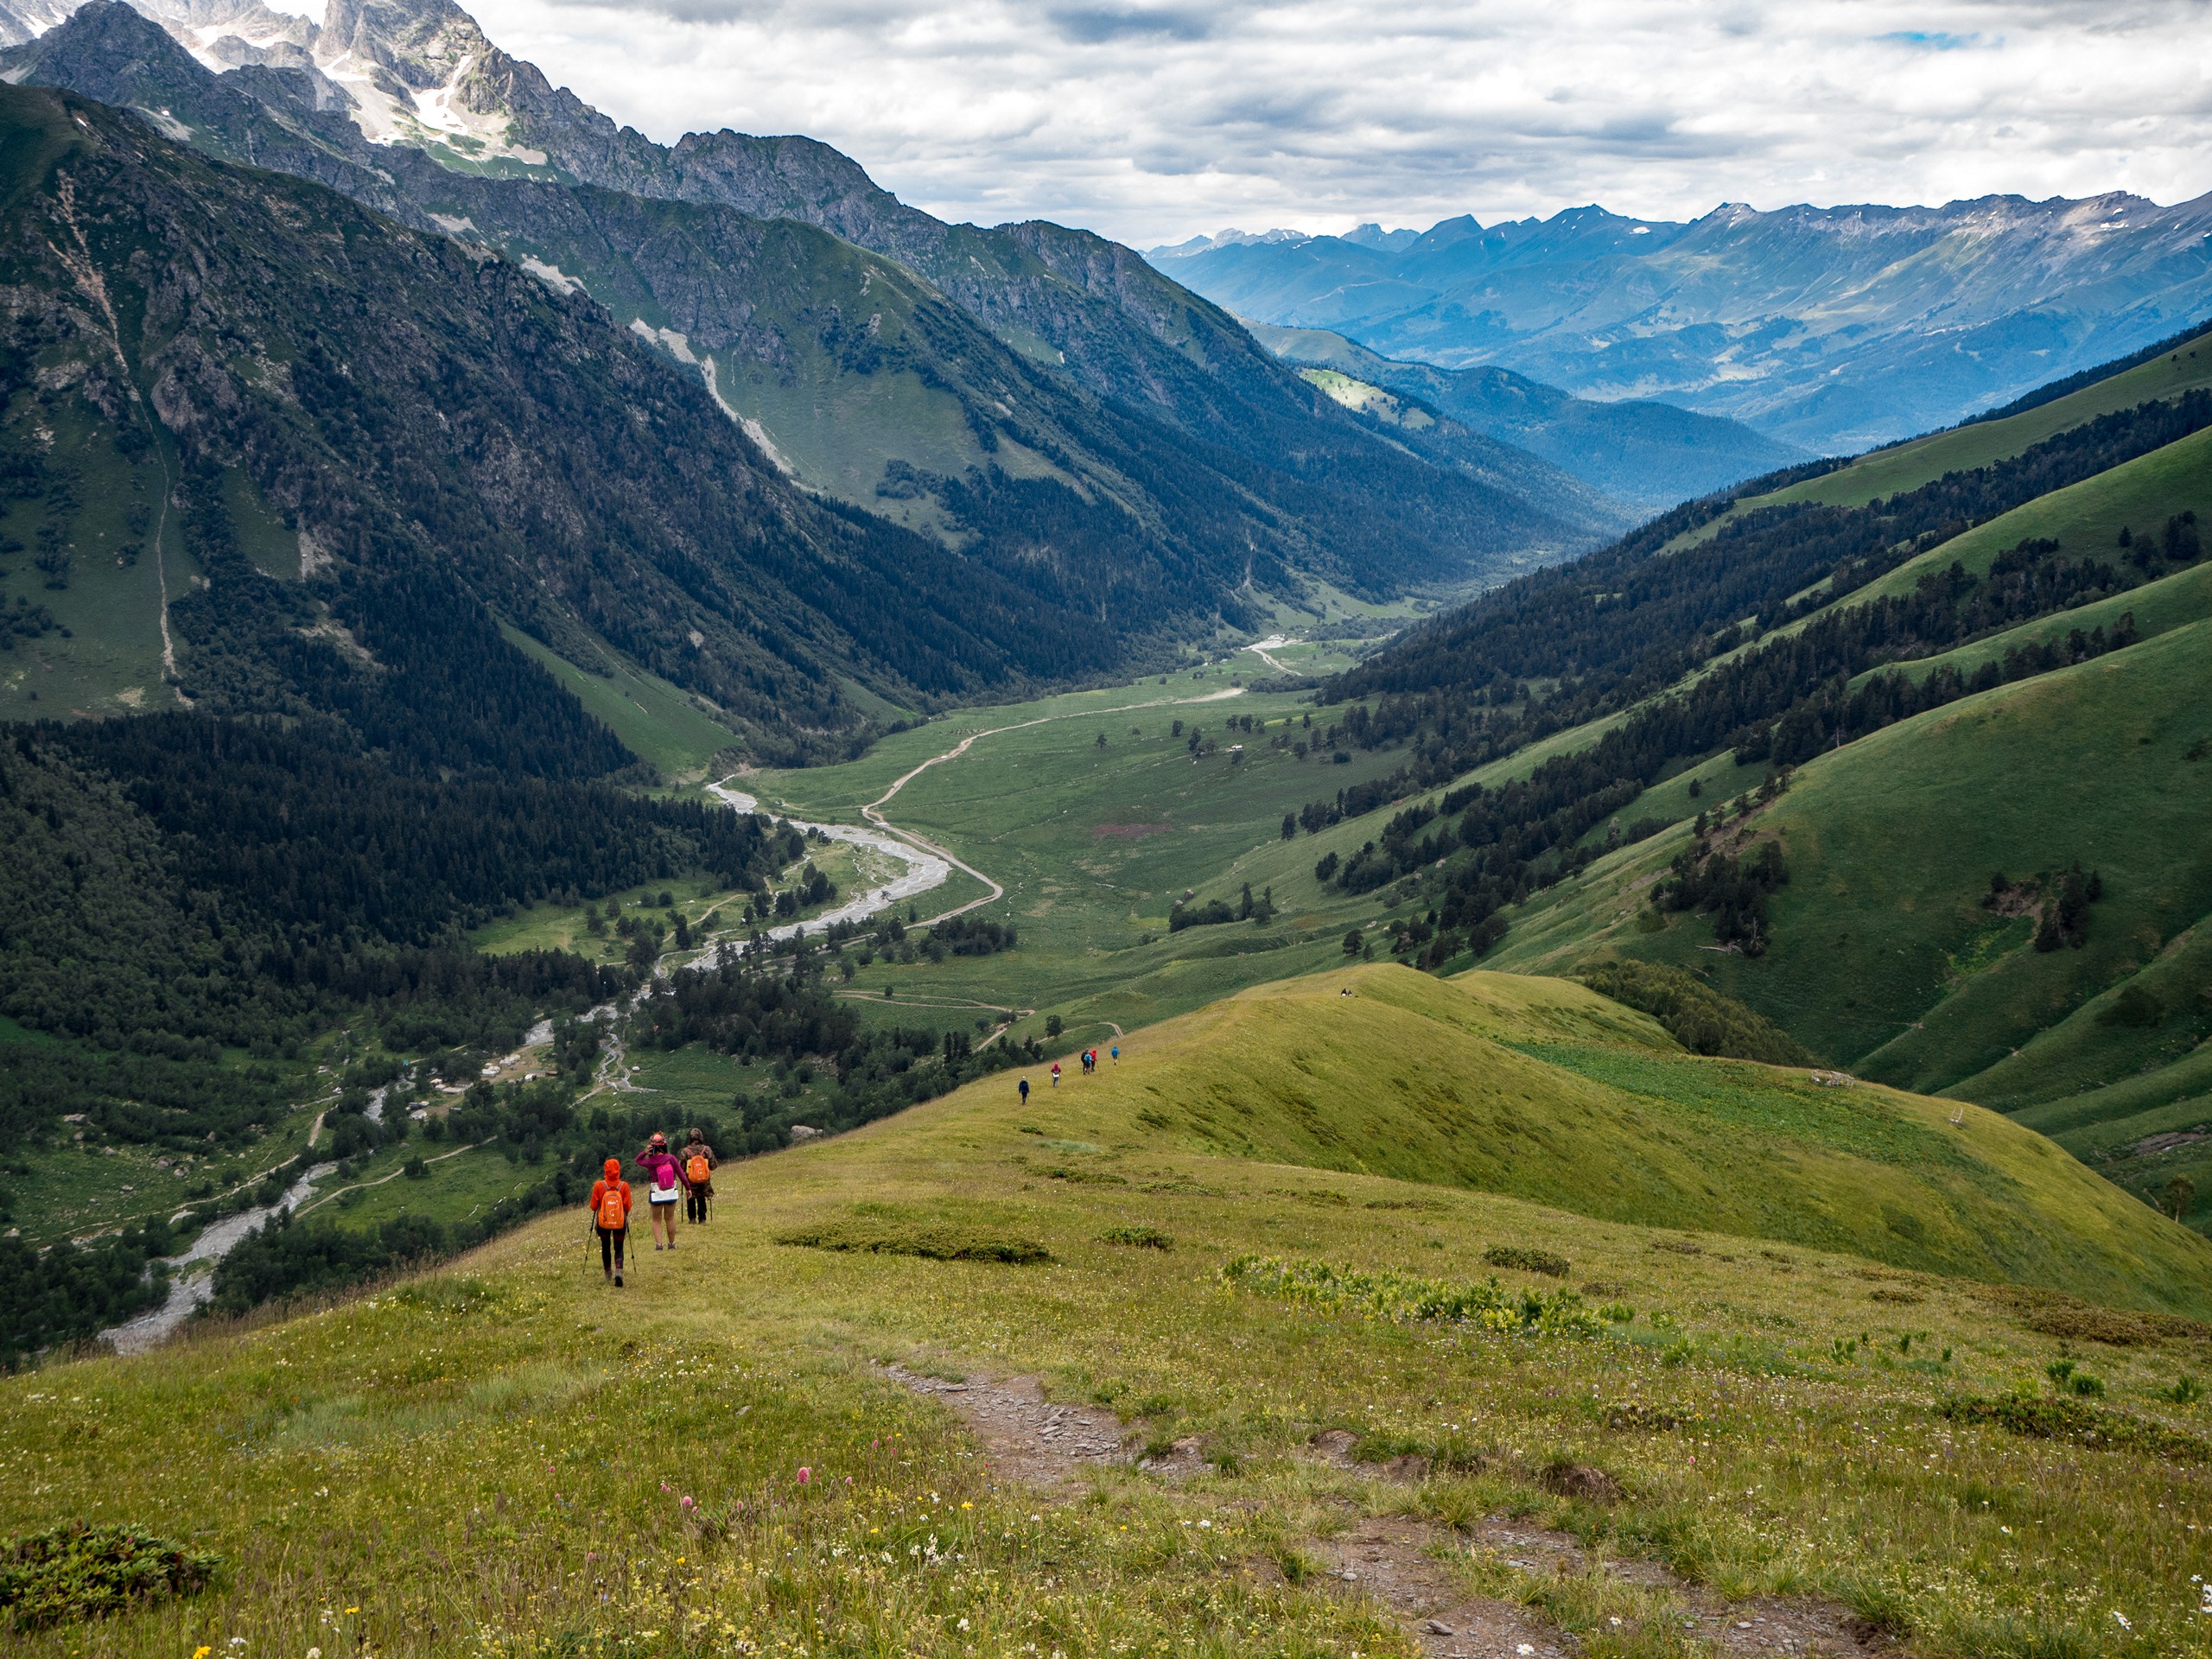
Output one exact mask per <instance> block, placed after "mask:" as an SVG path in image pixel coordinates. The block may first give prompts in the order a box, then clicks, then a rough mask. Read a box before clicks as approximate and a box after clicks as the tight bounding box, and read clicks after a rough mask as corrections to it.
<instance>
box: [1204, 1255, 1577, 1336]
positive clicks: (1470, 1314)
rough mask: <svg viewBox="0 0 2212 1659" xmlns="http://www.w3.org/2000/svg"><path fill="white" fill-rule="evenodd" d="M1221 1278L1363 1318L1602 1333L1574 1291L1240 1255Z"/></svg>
mask: <svg viewBox="0 0 2212 1659" xmlns="http://www.w3.org/2000/svg"><path fill="white" fill-rule="evenodd" d="M1222 1276H1223V1277H1224V1278H1225V1279H1226V1280H1228V1281H1229V1282H1230V1284H1232V1285H1236V1286H1239V1287H1242V1288H1243V1289H1245V1290H1249V1291H1251V1292H1253V1293H1254V1294H1257V1295H1261V1296H1274V1297H1279V1298H1281V1300H1285V1301H1292V1302H1304V1303H1306V1304H1307V1305H1308V1306H1313V1307H1323V1308H1329V1309H1332V1310H1338V1309H1341V1310H1343V1311H1344V1312H1346V1313H1358V1314H1360V1315H1362V1316H1363V1317H1364V1318H1367V1319H1390V1320H1394V1321H1407V1322H1410V1321H1415V1320H1429V1319H1434V1320H1439V1321H1441V1322H1444V1323H1446V1324H1452V1325H1473V1326H1475V1327H1477V1328H1478V1329H1480V1330H1484V1331H1496V1332H1528V1333H1529V1334H1532V1335H1542V1336H1592V1335H1595V1334H1596V1333H1597V1332H1599V1331H1600V1330H1602V1329H1603V1328H1604V1327H1603V1325H1602V1324H1601V1323H1600V1321H1599V1319H1598V1317H1597V1315H1596V1314H1594V1313H1592V1312H1591V1311H1590V1310H1589V1309H1588V1308H1587V1307H1586V1306H1583V1302H1582V1299H1581V1298H1580V1296H1578V1295H1576V1294H1574V1293H1573V1291H1571V1290H1555V1291H1550V1292H1545V1291H1541V1290H1522V1291H1510V1290H1507V1289H1506V1288H1504V1287H1503V1286H1501V1285H1500V1284H1499V1283H1498V1282H1497V1280H1495V1279H1492V1280H1490V1281H1487V1282H1486V1283H1484V1284H1479V1285H1452V1284H1446V1283H1444V1282H1443V1281H1440V1280H1436V1279H1417V1278H1415V1277H1414V1276H1413V1275H1412V1274H1403V1273H1394V1272H1389V1271H1387V1270H1386V1271H1384V1272H1382V1273H1361V1272H1358V1271H1357V1270H1355V1269H1352V1268H1332V1267H1331V1266H1330V1265H1329V1264H1328V1263H1327V1262H1286V1261H1283V1260H1281V1258H1279V1257H1276V1256H1271V1255H1264V1256H1263V1255H1240V1256H1238V1257H1237V1258H1236V1260H1235V1261H1234V1262H1230V1264H1229V1265H1228V1266H1227V1267H1225V1268H1223V1269H1222Z"/></svg>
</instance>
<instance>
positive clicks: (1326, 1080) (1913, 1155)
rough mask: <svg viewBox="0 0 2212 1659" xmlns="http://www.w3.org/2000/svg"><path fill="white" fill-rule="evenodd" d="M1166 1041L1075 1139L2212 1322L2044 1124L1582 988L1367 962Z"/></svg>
mask: <svg viewBox="0 0 2212 1659" xmlns="http://www.w3.org/2000/svg"><path fill="white" fill-rule="evenodd" d="M1347 989H1349V990H1350V991H1351V993H1352V994H1351V995H1350V996H1345V995H1342V993H1343V992H1344V990H1347ZM1135 1047H1136V1045H1135V1044H1133V1045H1132V1050H1133V1052H1134V1050H1135ZM1142 1054H1143V1059H1142V1061H1141V1064H1139V1063H1137V1062H1135V1060H1134V1059H1132V1060H1128V1061H1124V1063H1123V1064H1122V1065H1121V1066H1120V1067H1118V1068H1115V1069H1114V1070H1112V1071H1110V1072H1109V1075H1108V1076H1107V1077H1104V1078H1103V1079H1101V1080H1099V1081H1098V1082H1096V1083H1094V1084H1090V1086H1088V1087H1087V1088H1086V1089H1085V1090H1084V1095H1083V1099H1084V1102H1085V1107H1084V1114H1085V1115H1082V1116H1075V1117H1072V1118H1069V1117H1067V1116H1066V1115H1065V1113H1064V1112H1063V1113H1061V1114H1060V1116H1059V1118H1058V1120H1057V1121H1058V1122H1060V1124H1061V1127H1062V1128H1064V1129H1065V1132H1067V1133H1069V1134H1071V1135H1074V1136H1076V1137H1077V1138H1078V1139H1083V1140H1089V1141H1100V1142H1102V1143H1107V1144H1120V1145H1122V1146H1125V1147H1133V1146H1146V1145H1149V1146H1152V1147H1160V1148H1165V1147H1184V1148H1186V1149H1190V1150H1193V1151H1204V1152H1205V1153H1208V1154H1213V1155H1217V1156H1218V1155H1229V1156H1236V1157H1242V1158H1249V1159H1257V1160H1262V1161H1265V1162H1270V1163H1295V1164H1304V1165H1307V1166H1313V1167H1315V1168H1322V1169H1337V1170H1344V1171H1350V1172H1357V1173H1363V1174H1375V1175H1387V1176H1389V1177H1391V1178H1393V1179H1399V1180H1414V1181H1424V1182H1435V1183H1442V1184H1448V1185H1458V1186H1466V1187H1474V1188H1478V1189H1481V1190H1484V1191H1487V1192H1506V1193H1510V1194H1512V1195H1513V1196H1515V1197H1516V1198H1527V1199H1529V1200H1531V1201H1533V1202H1536V1203H1540V1204H1544V1205H1551V1206H1553V1207H1555V1208H1558V1209H1561V1210H1567V1211H1575V1212H1578V1213H1580V1214H1584V1215H1589V1216H1593V1217H1602V1218H1604V1219H1606V1220H1610V1221H1623V1222H1637V1223H1643V1224H1648V1225H1652V1226H1661V1227H1683V1228H1694V1229H1698V1230H1710V1231H1718V1232H1729V1233H1738V1234H1744V1235H1748V1236H1753V1237H1763V1238H1770V1239H1776V1240H1786V1241H1788V1242H1789V1243H1796V1244H1803V1245H1807V1246H1810V1247H1814V1248H1817V1249H1837V1250H1848V1251H1851V1252H1853V1253H1855V1254H1859V1255H1867V1256H1872V1257H1873V1258H1875V1259H1877V1260H1879V1261H1885V1262H1892V1263H1895V1264H1897V1265H1899V1266H1904V1267H1910V1268H1923V1269H1926V1270H1929V1271H1934V1272H1943V1273H1953V1274H1969V1275H1971V1276H1974V1277H1977V1278H1987V1279H2005V1280H2015V1281H2023V1282H2031V1283H2038V1284H2046V1285H2050V1286H2054V1287H2060V1288H2064V1289H2069V1290H2072V1291H2075V1292H2076V1293H2078V1294H2087V1295H2091V1296H2094V1297H2097V1298H2099V1299H2100V1300H2133V1299H2135V1298H2137V1297H2145V1298H2148V1299H2149V1300H2150V1304H2151V1305H2155V1306H2167V1307H2173V1308H2179V1309H2186V1310H2189V1311H2192V1312H2196V1311H2212V1297H2207V1296H2206V1294H2205V1293H2204V1291H2203V1289H2202V1285H2201V1283H2200V1282H2199V1281H2198V1275H2200V1274H2202V1272H2203V1271H2204V1270H2205V1269H2206V1268H2208V1267H2212V1247H2207V1246H2203V1245H2202V1244H2200V1243H2197V1242H2196V1241H2194V1240H2192V1239H2191V1238H2190V1236H2188V1235H2187V1234H2185V1233H2183V1231H2182V1230H2179V1229H2177V1228H2174V1227H2172V1226H2170V1225H2167V1224H2162V1223H2160V1222H2158V1219H2157V1218H2156V1217H2153V1216H2152V1215H2151V1214H2150V1213H2149V1212H2148V1211H2145V1210H2144V1209H2143V1207H2142V1206H2141V1205H2139V1204H2138V1203H2137V1202H2136V1201H2135V1200H2133V1198H2127V1197H2126V1196H2125V1195H2123V1194H2121V1193H2120V1192H2118V1191H2116V1190H2115V1189H2113V1188H2112V1187H2111V1186H2109V1185H2107V1184H2106V1183H2104V1182H2103V1181H2101V1180H2100V1179H2096V1178H2095V1177H2094V1176H2091V1175H2088V1173H2086V1172H2085V1171H2083V1170H2082V1168H2081V1167H2080V1166H2078V1165H2077V1164H2075V1162H2074V1160H2071V1159H2069V1158H2068V1157H2066V1156H2065V1155H2064V1154H2062V1153H2061V1152H2059V1151H2058V1149H2057V1148H2056V1147H2053V1146H2051V1145H2050V1143H2049V1142H2048V1141H2044V1139H2043V1138H2042V1137H2041V1136H2039V1135H2033V1134H2031V1133H2030V1132H2028V1131H2026V1130H2024V1129H2022V1128H2018V1126H2016V1125H2014V1124H2012V1123H2010V1122H2006V1121H2005V1119H2003V1118H2001V1117H1999V1116H1996V1115H1994V1114H1992V1113H1988V1112H1985V1111H1981V1110H1979V1109H1975V1110H1971V1111H1967V1112H1966V1113H1965V1114H1964V1116H1963V1121H1962V1122H1961V1123H1960V1124H1958V1125H1953V1124H1952V1123H1951V1122H1949V1121H1948V1120H1949V1116H1950V1115H1951V1113H1952V1112H1953V1111H1954V1110H1956V1109H1955V1108H1951V1107H1948V1106H1946V1105H1942V1104H1939V1103H1936V1102H1934V1101H1929V1100H1924V1099H1917V1098H1915V1097H1913V1096H1905V1095H1901V1094H1896V1093H1892V1092H1891V1091H1889V1090H1879V1089H1875V1088H1872V1087H1866V1086H1860V1087H1855V1088H1851V1089H1846V1090H1834V1089H1830V1088H1826V1087H1822V1086H1821V1085H1818V1084H1812V1083H1810V1082H1808V1080H1807V1077H1806V1074H1805V1073H1803V1072H1802V1071H1789V1070H1787V1069H1783V1068H1777V1067H1770V1066H1759V1065H1751V1064H1749V1063H1746V1062H1740V1061H1726V1060H1707V1059H1699V1058H1694V1057H1692V1056H1688V1055H1686V1054H1684V1053H1683V1052H1681V1049H1680V1048H1679V1047H1678V1046H1676V1045H1675V1042H1674V1041H1673V1039H1670V1038H1669V1037H1667V1036H1666V1035H1665V1033H1662V1032H1661V1031H1660V1030H1659V1029H1658V1028H1657V1027H1656V1025H1655V1024H1654V1023H1652V1022H1651V1021H1649V1020H1647V1019H1645V1018H1644V1017H1643V1015H1640V1014H1633V1013H1630V1011H1628V1010H1626V1009H1624V1008H1622V1007H1620V1005H1618V1003H1613V1002H1610V1001H1606V1000H1605V998H1603V997H1599V996H1598V995H1594V994H1593V993H1591V992H1588V991H1586V990H1583V989H1582V988H1580V986H1577V985H1574V984H1572V983H1570V982H1565V981H1560V980H1550V979H1531V978H1522V977H1520V976H1510V975H1502V974H1492V973H1477V974H1471V975H1467V976H1462V977H1461V978H1459V979H1457V980H1454V981H1451V982H1443V981H1439V980H1435V979H1433V978H1430V977H1428V976H1423V975H1420V974H1416V973H1414V972H1412V971H1411V970H1409V969H1404V968H1399V967H1395V966H1373V967H1361V968H1353V969H1345V970H1344V971H1343V972H1341V973H1339V974H1332V975H1326V976H1319V977H1316V978H1308V979H1298V980H1289V981H1285V982H1280V983H1276V984H1271V985H1266V986H1262V987H1260V988H1256V989H1254V990H1251V991H1248V992H1245V993H1244V994H1243V995H1239V996H1236V997H1233V998H1230V999H1228V1000H1226V1001H1222V1002H1218V1003H1216V1004H1213V1005H1212V1006H1211V1007H1206V1008H1203V1009H1201V1010H1199V1011H1198V1013H1196V1014H1191V1015H1188V1016H1185V1018H1183V1019H1180V1020H1173V1021H1171V1022H1169V1023H1168V1024H1166V1025H1165V1026H1162V1027H1157V1028H1155V1029H1154V1030H1152V1031H1149V1032H1147V1033H1144V1040H1143V1044H1142Z"/></svg>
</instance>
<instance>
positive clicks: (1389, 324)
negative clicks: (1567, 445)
mask: <svg viewBox="0 0 2212 1659" xmlns="http://www.w3.org/2000/svg"><path fill="white" fill-rule="evenodd" d="M1363 229H1364V230H1369V231H1371V232H1372V233H1371V234H1363V233H1361V232H1354V233H1353V234H1352V235H1351V236H1345V237H1329V236H1301V235H1297V234H1295V233H1292V234H1276V233H1269V234H1268V235H1266V236H1250V235H1247V234H1245V233H1243V232H1224V234H1223V235H1221V236H1217V237H1213V238H1194V239H1193V240H1192V241H1191V242H1187V243H1184V244H1181V245H1178V246H1175V247H1172V248H1158V249H1154V250H1153V251H1152V253H1151V255H1150V257H1151V258H1152V259H1153V261H1154V264H1157V265H1158V266H1159V267H1160V269H1161V270H1165V271H1166V272H1168V273H1169V274H1170V275H1172V276H1173V277H1175V279H1176V280H1177V281H1179V282H1181V283H1185V284H1186V285H1188V286H1190V287H1192V288H1193V289H1196V290H1197V291H1198V292H1199V293H1202V294H1205V296H1208V297H1209V298H1211V299H1212V300H1215V301H1216V302H1218V303H1220V304H1222V305H1224V306H1225V307H1227V308H1230V310H1233V311H1235V312H1236V313H1237V314H1238V315H1243V316H1247V317H1251V318H1255V319H1257V320H1259V321H1264V322H1268V323H1273V324H1277V325H1281V326H1284V327H1300V328H1320V329H1331V330H1334V331H1336V332H1337V333H1339V334H1344V335H1347V336H1349V337H1350V338H1351V339H1352V340H1357V342H1359V343H1360V344H1361V345H1363V346H1368V347H1370V349H1372V350H1374V351H1376V352H1378V353H1383V354H1384V355H1386V356H1389V357H1398V358H1414V359H1421V360H1422V361H1425V362H1428V363H1432V364H1434V365H1439V366H1440V367H1444V368H1453V369H1461V368H1468V367H1471V366H1476V365H1495V366H1498V367H1503V368H1507V369H1511V370H1515V371H1517V372H1521V373H1523V374H1527V375H1531V376H1534V377H1535V378H1537V379H1539V380H1541V381H1544V382H1548V383H1549V384H1551V385H1558V386H1561V387H1564V388H1566V389H1567V390H1568V391H1573V392H1576V393H1579V394H1581V395H1583V396H1586V397H1605V398H1618V397H1662V398H1665V399H1667V400H1669V401H1670V402H1674V403H1677V404H1682V405H1683V406H1685V407H1687V408H1690V409H1694V410H1701V411H1704V412H1707V413H1710V414H1717V415H1726V416H1732V417H1734V418H1736V419H1738V420H1742V421H1746V422H1749V423H1751V424H1752V425H1754V426H1756V427H1757V428H1758V429H1759V430H1761V431H1763V432H1765V433H1767V434H1769V435H1771V436H1773V437H1776V438H1779V439H1781V440H1783V441H1784V442H1790V443H1794V444H1797V445H1800V446H1802V447H1804V448H1812V449H1817V450H1821V451H1823V452H1827V453H1837V452H1847V451H1851V450H1855V449H1858V448H1864V447H1866V446H1867V445H1869V444H1872V443H1878V442H1888V441H1890V440H1892V439H1895V438H1898V437H1901V436H1905V435H1910V434H1912V433H1915V432H1919V431H1925V430H1929V429H1933V428H1936V427H1939V426H1944V425H1948V424H1949V423H1952V422H1954V421H1956V420H1959V419H1961V418H1963V417H1964V416H1967V415H1969V414H1971V413H1973V412H1974V410H1978V409H1980V408H1984V407H1986V406H1988V405H1990V404H1999V403H2003V402H2005V401H2006V400H2007V399H2008V398H2011V397H2014V396H2017V395H2018V394H2019V393H2020V392H2022V391H2026V390H2028V389H2029V388H2031V387H2032V386H2036V385H2042V384H2044V383H2046V382H2049V381H2051V380H2054V379H2057V378H2061V377H2063V376H2064V375H2067V374H2069V373H2071V372H2075V371H2077V370H2081V369H2084V368H2087V367H2090V366H2092V365H2095V364H2098V363H2101V362H2103V361H2106V360H2108V359H2113V358H2115V357H2119V356H2121V355H2124V354H2125V353H2127V352H2129V351H2132V350H2133V349H2135V348H2137V347H2139V346H2143V345H2145V344H2147V343H2148V342H2150V341H2152V340H2158V339H2162V338H2164V336H2165V335H2167V334H2172V333H2174V332H2175V331H2176V330H2177V328H2179V327H2183V326H2184V325H2185V324H2187V323H2190V322H2191V321H2196V320H2197V319H2198V318H2200V317H2202V315H2204V314H2205V313H2206V312H2207V311H2208V310H2212V195H2207V196H2200V197H2198V198H2197V199H2196V200H2193V201H2190V202H2185V203H2183V204H2181V205H2180V206H2178V207H2161V206H2159V205H2158V204H2157V203H2155V202H2152V201H2148V200H2145V199H2144V198H2142V197H2139V196H2133V195H2128V194H2124V193H2118V192H2115V193H2112V194H2106V195H2101V196H2096V197H2092V198H2088V199H2087V200H2078V201H2075V200H2064V199H2061V198H2055V199H2053V200H2049V201H2042V202H2031V201H2028V200H2024V199H2023V198H2020V197H2018V196H1987V197H1983V198H1980V199H1978V200H1971V201H1955V202H1951V203H1948V204H1947V205H1945V206H1943V207H1878V206H1865V205H1853V206H1843V207H1826V208H1823V207H1809V206H1805V205H1802V204H1801V205H1798V206H1795V207H1784V208H1781V209H1778V210H1776V211H1774V212H1770V213H1762V212H1759V211H1758V210H1756V209H1753V208H1751V207H1747V206H1745V205H1744V204H1742V203H1727V204H1724V205H1723V206H1721V207H1718V208H1715V209H1714V210H1713V212H1712V213H1707V214H1706V215H1704V216H1703V217H1702V218H1700V219H1695V220H1694V221H1691V222H1689V223H1687V224H1678V223H1669V222H1667V221H1663V220H1657V219H1633V218H1627V217H1624V216H1622V215H1620V214H1617V213H1607V212H1605V210H1604V209H1602V208H1599V207H1580V208H1574V209H1571V210H1569V211H1567V212H1563V213H1558V214H1555V215H1554V216H1553V217H1552V218H1550V219H1542V220H1537V219H1522V220H1517V221H1514V222H1512V223H1507V224H1498V225H1491V226H1484V225H1482V224H1480V223H1478V221H1477V220H1476V219H1473V218H1471V217H1461V218H1458V219H1446V220H1444V221H1443V222H1441V223H1440V224H1438V225H1435V226H1432V227H1430V229H1429V230H1427V232H1422V233H1421V234H1419V235H1417V236H1416V235H1408V234H1407V233H1404V232H1391V233H1389V234H1388V235H1384V234H1383V233H1382V232H1380V231H1379V230H1375V229H1373V227H1363Z"/></svg>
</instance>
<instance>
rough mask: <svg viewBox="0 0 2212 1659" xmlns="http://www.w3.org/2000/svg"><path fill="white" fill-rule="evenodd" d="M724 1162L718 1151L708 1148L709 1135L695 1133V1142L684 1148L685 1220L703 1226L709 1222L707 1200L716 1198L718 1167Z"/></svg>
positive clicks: (693, 1136)
mask: <svg viewBox="0 0 2212 1659" xmlns="http://www.w3.org/2000/svg"><path fill="white" fill-rule="evenodd" d="M719 1161H721V1160H718V1159H717V1158H716V1157H715V1149H714V1148H713V1147H710V1146H709V1145H708V1144H707V1137H706V1135H704V1134H703V1133H702V1131H700V1130H698V1129H694V1130H692V1131H691V1139H690V1142H689V1143H688V1144H687V1145H686V1146H685V1147H684V1148H683V1219H684V1220H685V1221H687V1222H690V1223H692V1224H695V1225H701V1226H703V1225H704V1224H705V1223H706V1219H707V1200H708V1199H709V1198H712V1197H714V1196H715V1164H716V1163H718V1162H719Z"/></svg>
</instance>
